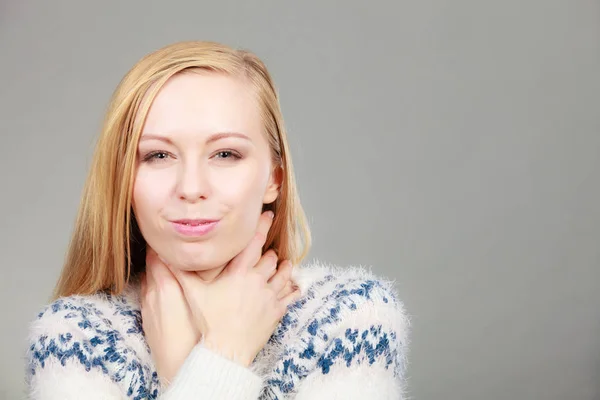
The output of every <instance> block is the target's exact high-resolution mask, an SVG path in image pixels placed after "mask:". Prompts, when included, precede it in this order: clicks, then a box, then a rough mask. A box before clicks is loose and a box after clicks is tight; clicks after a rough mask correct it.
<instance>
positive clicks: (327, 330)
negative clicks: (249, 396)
mask: <svg viewBox="0 0 600 400" xmlns="http://www.w3.org/2000/svg"><path fill="white" fill-rule="evenodd" d="M293 279H294V281H295V282H296V284H297V285H298V286H299V288H300V291H301V293H302V297H301V298H300V299H299V300H298V301H297V302H296V303H294V304H292V305H291V306H290V308H289V312H288V314H286V316H285V317H284V319H283V321H282V324H281V325H280V327H279V330H278V331H277V333H278V334H280V333H283V334H281V336H279V337H278V336H277V335H276V336H275V338H276V339H280V340H278V342H280V343H282V345H283V350H282V351H281V352H280V353H279V358H278V360H277V362H276V366H275V368H274V369H273V372H272V373H271V374H270V376H269V380H268V382H269V384H270V387H271V388H270V390H271V391H273V392H274V393H276V394H278V395H279V394H281V395H285V394H287V393H290V392H296V391H298V390H300V392H302V390H304V392H306V388H307V387H308V386H311V385H313V386H314V387H319V388H322V387H323V386H321V385H315V384H316V383H317V382H325V383H324V384H325V385H326V386H327V385H329V386H327V387H332V386H331V385H332V383H333V382H334V381H336V380H337V381H338V382H341V383H342V384H343V385H346V384H347V379H349V378H348V377H349V376H352V374H354V375H356V374H359V375H361V374H362V376H370V377H372V378H373V379H374V381H375V380H376V379H381V381H382V382H385V384H386V385H389V386H390V387H394V388H401V386H402V379H403V376H404V371H405V366H406V354H407V348H408V333H409V318H408V315H407V313H406V311H405V308H404V304H403V303H402V301H401V300H400V298H399V295H398V291H397V289H396V284H395V281H394V280H391V279H389V278H386V277H383V276H381V275H377V274H376V273H374V272H373V271H372V269H371V268H367V267H361V266H347V267H341V266H335V265H331V264H326V263H323V262H319V261H313V262H311V263H308V264H305V265H302V266H298V267H296V269H295V270H294V272H293ZM338 377H339V380H338ZM301 388H303V389H301ZM398 390H400V389H398ZM300 392H298V393H300ZM311 393H312V392H311Z"/></svg>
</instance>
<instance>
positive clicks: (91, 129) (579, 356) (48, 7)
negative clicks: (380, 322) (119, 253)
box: [0, 0, 600, 400]
mask: <svg viewBox="0 0 600 400" xmlns="http://www.w3.org/2000/svg"><path fill="white" fill-rule="evenodd" d="M189 39H207V40H216V41H221V42H224V43H227V44H229V45H232V46H235V47H244V48H248V49H250V50H253V51H254V52H256V53H257V54H258V55H259V56H260V57H262V58H263V59H264V61H265V62H266V63H267V65H268V67H269V68H270V70H271V72H272V74H273V76H274V78H275V80H276V83H277V85H278V87H279V90H280V94H281V101H282V107H283V112H284V116H285V118H286V124H287V126H288V128H289V135H290V140H291V146H292V153H293V156H294V162H295V164H296V168H297V176H298V182H299V185H300V194H301V198H302V200H303V202H304V205H305V207H306V210H307V213H308V215H309V218H310V222H311V225H312V229H313V234H314V241H315V243H314V247H313V250H312V253H311V255H310V258H318V259H321V260H324V261H327V262H331V263H337V264H342V265H351V264H353V265H359V264H360V265H366V266H372V267H373V269H374V271H376V272H377V273H379V274H382V275H386V276H388V277H390V278H393V279H396V280H397V284H398V289H399V291H400V293H401V296H402V299H403V300H404V302H405V304H406V307H407V309H408V311H409V312H410V314H411V315H412V323H413V326H412V334H411V352H410V366H409V377H408V379H409V382H408V383H409V392H410V395H411V397H412V398H413V399H417V400H434V399H445V400H454V399H456V400H459V399H460V400H471V399H473V400H475V399H478V400H479V399H487V400H500V399H513V400H514V399H545V400H565V399H570V400H580V399H581V400H584V399H585V400H592V399H596V400H598V399H600V269H599V262H600V211H599V207H600V189H599V185H600V179H599V178H598V171H599V168H600V156H599V154H600V78H599V77H600V4H599V2H598V1H592V0H587V1H586V0H562V1H560V0H539V1H527V0H504V1H476V0H473V1H466V0H456V1H444V0H439V1H432V0H421V1H389V2H376V1H371V2H367V1H339V2H332V1H304V2H291V1H269V2H265V1H263V2H261V1H251V2H248V1H237V2H229V1H220V2H201V1H169V2H166V1H165V2H158V1H144V2H141V1H87V2H83V1H70V2H67V1H42V0H38V1H27V0H25V1H17V0H3V1H2V4H1V5H0V79H1V81H0V83H1V89H0V122H1V137H2V141H1V144H2V150H3V151H2V157H1V158H0V168H1V169H0V171H1V172H0V179H1V182H0V183H1V188H2V189H1V192H0V193H1V195H0V207H1V212H2V224H1V228H0V229H1V230H0V239H1V240H0V246H1V248H0V254H1V255H2V275H1V280H0V307H1V312H2V323H1V328H0V333H1V340H0V346H1V347H0V353H1V355H2V357H1V360H2V362H1V364H0V398H2V399H4V398H6V399H18V398H22V397H23V377H24V369H25V365H24V357H23V354H24V351H25V343H26V341H25V335H26V331H27V324H28V322H29V321H31V320H32V319H33V318H34V317H35V315H36V313H37V311H38V310H40V308H41V307H42V306H43V305H44V304H45V303H46V301H47V300H48V297H49V295H50V291H51V289H52V287H53V286H54V283H55V281H56V278H57V276H58V274H59V270H60V268H61V264H62V260H63V255H64V252H65V250H66V246H67V242H68V239H69V235H70V232H71V229H72V226H73V225H72V224H73V222H74V217H75V213H76V210H77V206H78V203H79V196H80V191H81V189H82V186H83V181H84V178H85V174H86V171H87V167H88V163H89V161H90V156H91V152H92V148H93V145H94V141H95V139H96V137H97V134H98V131H99V128H100V123H101V119H102V117H103V112H104V110H105V108H106V105H107V103H108V99H109V97H110V95H111V92H112V90H113V89H114V88H115V86H116V85H117V83H118V81H119V80H120V78H121V77H122V76H123V75H124V74H125V73H126V71H127V70H128V69H129V68H130V67H131V66H132V65H133V64H134V63H135V62H136V61H137V60H138V59H139V58H140V57H142V56H143V55H144V54H146V53H148V52H150V51H152V50H155V49H157V48H158V47H161V46H163V45H165V44H167V43H170V42H174V41H180V40H189Z"/></svg>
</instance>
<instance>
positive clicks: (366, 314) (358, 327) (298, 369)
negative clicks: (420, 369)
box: [27, 263, 408, 400]
mask: <svg viewBox="0 0 600 400" xmlns="http://www.w3.org/2000/svg"><path fill="white" fill-rule="evenodd" d="M293 278H294V280H295V281H296V283H297V284H298V286H299V287H300V290H301V293H302V297H301V299H300V300H298V301H297V302H296V303H294V304H292V305H290V306H289V308H288V312H287V314H286V315H285V316H284V317H283V319H282V320H281V322H280V324H279V325H278V327H277V328H276V330H275V332H274V333H273V336H272V337H271V338H270V340H269V342H268V343H267V345H266V346H265V347H264V348H263V349H262V351H261V352H260V353H259V354H258V356H257V357H256V359H255V360H254V362H253V364H252V365H251V366H250V368H245V367H243V366H241V365H239V364H236V363H234V362H232V361H230V360H228V359H226V358H224V357H222V356H220V355H219V354H216V353H214V352H212V351H210V350H208V349H206V348H204V347H203V346H202V343H199V344H198V345H196V347H195V348H194V349H193V350H192V352H191V353H190V355H189V356H188V358H187V359H186V361H185V363H184V364H183V366H182V367H181V369H180V371H179V373H178V374H177V376H176V377H175V379H174V380H173V382H172V383H171V384H170V385H169V387H168V389H167V390H165V391H163V390H162V389H161V386H160V383H159V380H158V375H157V373H156V369H155V367H154V365H153V362H152V358H151V355H150V350H149V348H148V345H147V344H146V342H145V339H144V334H143V331H142V325H141V315H140V311H139V299H138V297H137V293H138V291H137V290H136V289H135V288H134V287H131V288H130V289H129V290H127V291H126V293H124V294H123V295H121V296H109V295H105V294H98V295H94V296H86V297H83V296H72V297H68V298H61V299H59V300H57V301H55V302H54V303H52V304H50V305H48V306H46V307H45V308H44V309H43V310H42V311H41V312H40V313H39V315H38V317H37V319H36V320H35V321H34V322H33V323H32V324H31V328H30V331H29V346H30V347H29V349H28V351H27V355H28V366H27V384H28V392H29V396H30V398H32V399H36V400H58V399H61V400H63V399H64V400H71V399H88V400H95V399H106V400H112V399H159V400H179V399H185V400H188V399H199V400H216V399H227V400H230V399H231V400H237V399H239V400H257V399H296V400H318V399H328V400H331V399H350V400H352V399H373V400H382V399H390V400H392V399H393V400H398V399H403V398H405V397H404V393H405V388H404V372H405V368H406V351H407V332H408V319H407V318H406V315H405V313H404V307H403V305H402V303H401V302H400V300H399V299H398V297H397V294H396V290H395V288H394V282H392V281H389V280H386V279H381V278H378V277H376V276H375V275H374V274H373V273H372V272H371V271H370V270H367V269H365V268H361V267H348V268H339V267H333V266H325V265H321V264H319V263H313V264H310V265H305V266H301V267H297V268H295V270H294V273H293Z"/></svg>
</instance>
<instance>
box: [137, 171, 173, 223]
mask: <svg viewBox="0 0 600 400" xmlns="http://www.w3.org/2000/svg"><path fill="white" fill-rule="evenodd" d="M162 175H164V174H162ZM162 175H161V174H156V173H155V174H151V173H148V172H146V171H144V170H140V171H139V172H138V173H137V174H136V179H135V182H134V185H133V199H132V202H133V210H134V212H135V215H136V218H137V221H138V224H139V225H140V229H141V230H142V233H145V232H144V230H147V229H148V228H149V227H150V226H151V225H152V221H154V220H156V218H157V217H158V215H159V213H160V210H162V209H163V206H164V204H166V201H167V199H168V196H169V185H168V184H167V182H168V177H165V176H162Z"/></svg>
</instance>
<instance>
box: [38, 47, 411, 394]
mask: <svg viewBox="0 0 600 400" xmlns="http://www.w3.org/2000/svg"><path fill="white" fill-rule="evenodd" d="M309 244H310V235H309V231H308V228H307V226H306V222H305V217H304V213H303V210H302V207H301V205H300V202H299V199H298V194H297V191H296V186H295V181H294V175H293V169H292V162H291V160H290V152H289V149H288V143H287V138H286V133H285V130H284V127H283V121H282V116H281V110H280V107H279V101H278V97H277V94H276V90H275V87H274V85H273V82H272V80H271V77H270V75H269V73H268V71H267V70H266V68H265V66H264V65H263V63H262V62H261V61H260V60H259V59H258V58H257V57H256V56H255V55H253V54H251V53H249V52H246V51H240V50H234V49H231V48H229V47H226V46H223V45H220V44H217V43H211V42H182V43H176V44H173V45H170V46H166V47H164V48H162V49H160V50H158V51H156V52H154V53H152V54H150V55H148V56H146V57H144V58H143V59H142V60H140V61H139V62H138V63H137V64H136V65H135V66H134V67H133V69H132V70H131V71H130V72H129V73H128V74H127V75H126V76H125V78H124V79H123V80H122V82H121V83H120V85H119V87H118V88H117V90H116V91H115V93H114V95H113V98H112V101H111V104H110V107H109V110H108V112H107V116H106V120H105V123H104V127H103V130H102V132H101V135H100V139H99V142H98V144H97V148H96V152H95V154H94V159H93V163H92V166H91V171H90V175H89V177H88V180H87V182H86V186H85V190H84V193H83V197H82V203H81V207H80V210H79V214H78V217H77V220H76V224H75V229H74V233H73V237H72V241H71V244H70V248H69V250H68V254H67V257H66V262H65V266H64V268H63V272H62V274H61V277H60V279H59V282H58V284H57V287H56V292H55V298H54V299H53V303H52V304H50V305H48V306H47V307H45V308H44V309H43V311H42V312H40V314H39V315H38V318H37V319H36V320H35V321H34V322H33V323H32V325H31V329H30V347H29V350H28V360H29V365H28V379H27V381H28V388H29V389H28V390H29V393H30V396H31V397H32V398H34V399H81V398H85V399H125V398H127V399H192V398H197V399H204V400H206V399H248V400H250V399H259V398H260V399H283V398H295V399H321V398H323V399H324V398H327V399H331V398H344V399H364V398H366V396H369V397H371V398H376V399H399V398H401V397H402V393H403V375H404V369H405V354H406V342H407V339H406V333H407V322H406V318H405V316H404V312H403V307H402V304H401V303H400V301H399V300H398V299H397V297H396V293H395V290H394V288H393V283H392V282H390V281H386V280H383V279H379V278H377V277H376V276H374V275H372V274H371V272H369V271H367V270H364V269H362V268H347V269H340V268H337V267H331V266H324V265H320V264H318V263H313V264H308V265H302V266H300V265H299V264H300V262H301V261H302V259H303V257H304V256H305V255H306V253H307V251H308V247H309Z"/></svg>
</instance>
